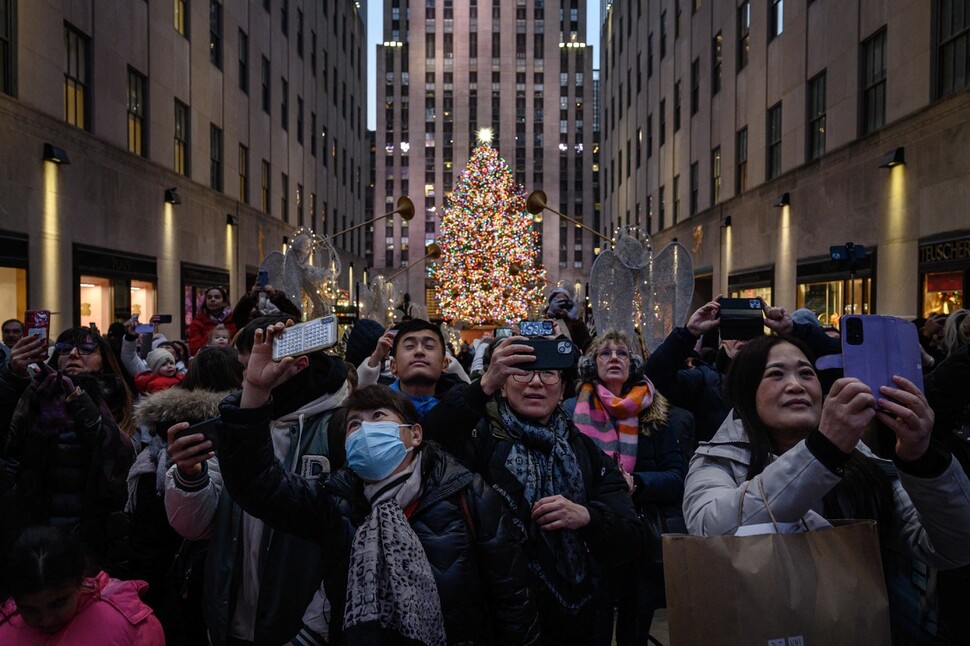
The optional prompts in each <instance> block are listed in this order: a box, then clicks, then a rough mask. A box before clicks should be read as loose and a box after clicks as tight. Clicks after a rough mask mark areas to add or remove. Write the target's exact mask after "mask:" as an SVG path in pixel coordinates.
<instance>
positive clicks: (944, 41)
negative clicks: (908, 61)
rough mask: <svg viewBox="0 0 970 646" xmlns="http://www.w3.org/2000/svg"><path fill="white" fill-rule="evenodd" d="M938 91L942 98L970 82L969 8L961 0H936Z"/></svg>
mask: <svg viewBox="0 0 970 646" xmlns="http://www.w3.org/2000/svg"><path fill="white" fill-rule="evenodd" d="M937 2H938V5H939V7H938V9H937V15H938V16H939V17H940V18H939V28H938V32H939V33H938V37H937V42H939V45H938V49H937V68H938V69H939V80H938V87H939V90H938V93H939V96H941V97H943V96H946V95H948V94H952V93H953V92H956V91H958V90H962V89H963V88H965V87H967V85H968V84H970V60H968V58H970V50H968V48H970V11H966V10H965V9H964V5H965V4H966V3H964V2H962V0H937Z"/></svg>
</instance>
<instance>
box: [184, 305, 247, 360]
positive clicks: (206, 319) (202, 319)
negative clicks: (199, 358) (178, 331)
mask: <svg viewBox="0 0 970 646" xmlns="http://www.w3.org/2000/svg"><path fill="white" fill-rule="evenodd" d="M220 323H222V324H223V325H225V326H226V329H227V330H229V338H230V339H231V338H232V337H234V336H235V335H236V324H235V323H233V321H232V308H230V307H226V308H225V309H223V310H222V313H221V314H220V315H219V317H218V318H213V317H212V316H211V315H209V314H208V313H206V311H205V308H203V309H201V310H199V313H198V314H196V315H195V318H194V319H192V322H191V323H190V324H189V329H188V331H187V332H186V337H188V338H187V341H188V342H189V352H190V353H191V354H192V356H193V357H194V356H195V353H196V352H198V351H199V350H201V349H202V348H204V347H205V345H206V344H207V343H208V342H209V332H211V331H212V328H214V327H215V326H217V325H219V324H220Z"/></svg>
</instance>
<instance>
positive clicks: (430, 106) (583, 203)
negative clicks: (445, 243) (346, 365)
mask: <svg viewBox="0 0 970 646" xmlns="http://www.w3.org/2000/svg"><path fill="white" fill-rule="evenodd" d="M383 24H384V42H383V44H381V45H379V46H378V48H377V49H378V52H377V88H376V92H377V132H376V155H375V179H376V181H375V200H374V202H375V211H376V212H388V211H392V210H393V209H394V205H395V203H396V200H397V198H398V196H400V195H409V196H410V197H411V199H412V200H413V201H414V204H415V207H416V215H415V217H414V219H413V220H411V221H410V222H404V221H403V220H401V219H400V218H397V217H392V218H388V219H386V220H384V221H380V222H378V223H377V224H376V225H375V227H374V231H373V239H374V244H373V248H372V249H368V254H369V255H368V264H371V265H372V266H374V267H375V268H377V270H378V271H381V272H383V273H384V274H385V275H391V274H398V276H399V277H398V278H397V279H396V280H395V282H396V284H398V285H399V288H401V290H402V291H405V292H408V293H410V294H411V297H412V299H413V300H414V301H417V302H422V300H423V301H424V303H425V304H426V305H427V307H428V309H429V311H431V312H432V313H433V312H434V311H435V301H434V288H435V286H434V285H433V284H431V282H430V280H429V279H427V278H426V262H425V261H424V260H423V257H424V255H425V251H424V249H425V246H426V245H427V244H429V243H431V242H433V241H435V239H436V235H437V233H438V226H439V223H440V218H441V214H442V212H443V210H444V208H445V206H446V204H447V200H448V196H449V194H450V192H451V190H452V187H453V186H454V185H455V184H456V183H457V178H458V175H459V174H460V173H461V172H462V170H463V169H464V167H465V164H466V162H467V160H468V158H469V156H470V153H471V152H472V151H473V150H474V149H475V147H476V146H477V145H479V142H480V141H481V137H482V136H483V133H484V136H486V137H488V138H489V139H490V141H491V145H492V146H494V147H495V148H497V149H498V152H499V154H500V155H501V156H502V157H503V158H504V159H505V161H506V162H507V163H508V164H509V166H510V168H511V169H512V171H513V173H514V174H515V178H516V181H517V182H519V183H520V184H522V186H523V187H524V188H525V190H526V191H527V192H530V191H532V190H535V189H542V190H543V191H545V192H546V194H547V196H548V204H549V206H550V207H552V208H555V209H557V210H559V211H561V212H563V213H565V214H567V215H569V216H570V217H574V218H576V219H579V220H581V221H583V222H584V223H586V224H587V225H588V226H592V227H597V226H599V222H598V200H597V197H596V193H595V187H594V184H593V177H594V164H595V162H594V154H595V145H594V135H593V119H594V115H593V71H592V68H593V51H592V48H591V47H587V46H586V44H585V43H584V42H583V40H584V34H585V33H586V3H585V2H584V1H581V0H554V1H551V2H550V1H547V0H514V1H509V0H505V1H504V2H503V1H500V0H468V1H466V2H454V0H426V1H425V2H422V3H412V2H409V1H408V0H384V23H383ZM482 217H488V214H482ZM535 226H536V227H537V230H538V231H539V233H540V236H539V238H540V241H541V246H542V250H541V254H540V257H541V262H542V263H543V265H544V266H545V267H546V269H547V271H548V277H549V280H550V282H551V283H553V284H556V283H559V282H561V283H565V284H569V285H570V286H573V285H574V284H575V283H577V282H580V283H581V284H582V287H583V288H584V287H585V284H584V281H585V277H586V276H588V274H589V267H590V264H591V262H592V259H593V256H594V248H595V247H597V246H598V245H599V243H598V242H597V241H596V240H595V239H594V238H593V237H591V234H590V233H589V232H584V231H583V230H582V229H580V228H577V227H575V226H574V225H572V224H569V223H567V222H566V221H564V220H561V219H559V218H557V217H556V216H554V215H550V214H548V213H547V214H546V217H544V218H542V221H541V222H537V223H536V224H535ZM496 261H497V262H498V261H500V259H496ZM402 268H406V269H402Z"/></svg>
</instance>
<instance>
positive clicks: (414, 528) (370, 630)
mask: <svg viewBox="0 0 970 646" xmlns="http://www.w3.org/2000/svg"><path fill="white" fill-rule="evenodd" d="M282 329H283V326H282V325H279V326H274V327H272V328H269V329H268V334H267V335H266V336H265V338H264V335H263V334H262V331H259V332H257V336H256V342H255V344H254V347H253V351H252V354H251V355H250V359H249V367H248V369H247V372H246V379H245V381H244V382H243V391H242V397H241V400H240V406H239V407H235V406H232V405H229V404H228V403H224V404H223V406H222V409H221V412H222V423H223V426H224V432H222V433H220V448H219V461H220V464H221V467H222V476H223V480H224V483H225V486H226V487H228V489H229V492H230V494H231V495H232V496H233V499H234V500H235V501H236V502H237V503H239V504H240V505H241V506H242V507H243V509H245V510H246V511H247V512H248V513H251V514H252V515H254V516H256V517H258V518H260V519H262V520H263V521H264V522H265V523H267V524H268V525H270V526H272V527H275V528H277V529H279V530H282V531H286V532H290V533H293V534H296V535H298V536H302V537H306V538H312V539H315V540H318V541H320V543H321V544H322V546H323V553H324V558H325V561H326V562H325V574H324V585H325V587H326V591H327V596H328V598H329V599H330V603H331V605H332V615H331V624H330V630H331V633H330V639H331V640H332V641H336V642H339V643H341V644H374V643H380V644H415V643H418V644H429V645H431V644H436V645H438V644H441V645H443V644H452V643H461V644H533V643H536V641H537V639H538V621H537V618H536V610H535V605H534V601H533V599H532V596H531V593H530V591H529V588H528V575H527V573H526V563H525V560H524V559H523V558H522V555H521V552H520V550H519V546H518V544H517V543H516V542H515V541H514V540H512V538H511V527H510V521H509V517H508V515H507V513H506V512H505V510H504V507H503V505H502V501H501V499H500V498H499V497H498V496H497V495H496V494H495V493H494V492H493V491H492V490H491V489H489V488H488V487H487V486H486V485H485V484H484V483H483V482H482V480H481V479H480V478H479V477H477V476H475V475H473V474H472V473H470V472H469V471H467V470H465V469H464V468H463V467H461V466H460V465H459V464H458V463H457V462H455V461H454V460H453V459H452V458H450V457H449V456H448V455H447V454H444V453H442V452H441V451H440V450H438V449H437V447H436V446H435V445H433V444H428V443H425V442H424V441H423V432H422V429H421V425H420V424H418V423H417V419H418V414H417V411H416V410H415V408H414V405H413V404H412V403H411V402H410V400H408V398H407V397H405V396H403V395H401V394H400V393H396V392H394V391H392V390H391V389H389V388H387V387H386V386H380V385H372V386H365V387H363V388H360V389H358V390H356V391H354V392H353V393H352V394H351V395H350V396H349V397H348V399H347V402H346V405H345V408H346V410H347V415H346V424H347V439H346V450H347V465H348V466H347V468H344V469H341V470H339V471H337V472H336V473H334V474H333V475H331V476H330V478H329V479H328V480H326V481H319V480H317V481H308V480H305V479H303V478H302V477H297V476H295V475H292V474H288V473H286V472H285V471H284V470H283V469H282V467H281V466H280V464H279V462H278V461H277V460H276V459H275V458H274V456H273V452H272V446H271V444H270V436H269V434H268V432H267V431H266V429H267V427H268V422H269V418H268V415H269V413H268V406H267V404H268V400H269V392H270V390H271V389H272V387H273V385H274V384H275V382H276V380H277V379H278V376H279V375H280V374H281V373H282V372H283V371H285V369H286V362H287V361H290V359H284V361H283V362H281V363H279V364H275V363H273V362H272V361H270V360H269V355H270V352H271V347H272V338H273V336H275V334H277V333H279V331H281V330H282Z"/></svg>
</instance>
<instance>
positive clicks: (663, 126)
mask: <svg viewBox="0 0 970 646" xmlns="http://www.w3.org/2000/svg"><path fill="white" fill-rule="evenodd" d="M657 128H658V130H660V133H659V141H658V143H657V147H658V148H659V147H661V146H663V145H664V144H665V143H667V99H660V122H659V123H658V124H657Z"/></svg>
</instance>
